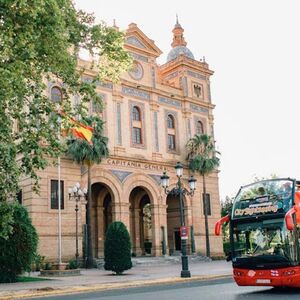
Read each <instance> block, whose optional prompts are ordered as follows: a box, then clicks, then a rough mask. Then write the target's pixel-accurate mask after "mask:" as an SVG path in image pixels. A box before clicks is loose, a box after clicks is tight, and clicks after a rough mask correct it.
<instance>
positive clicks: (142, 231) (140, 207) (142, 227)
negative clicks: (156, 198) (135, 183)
mask: <svg viewBox="0 0 300 300" xmlns="http://www.w3.org/2000/svg"><path fill="white" fill-rule="evenodd" d="M129 199H130V200H129V201H130V206H129V209H130V236H131V241H132V252H133V254H134V255H136V256H139V255H151V254H152V253H151V249H152V210H151V204H150V198H149V195H148V193H147V192H146V190H145V189H143V188H142V187H136V188H134V189H133V190H132V192H131V193H130V198H129Z"/></svg>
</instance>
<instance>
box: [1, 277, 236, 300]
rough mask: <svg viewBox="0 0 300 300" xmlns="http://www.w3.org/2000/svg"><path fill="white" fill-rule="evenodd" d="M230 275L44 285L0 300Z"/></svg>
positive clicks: (209, 278) (8, 294)
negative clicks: (58, 286)
mask: <svg viewBox="0 0 300 300" xmlns="http://www.w3.org/2000/svg"><path fill="white" fill-rule="evenodd" d="M230 277H232V275H211V276H201V275H198V276H193V277H191V278H180V277H179V278H178V277H169V278H160V279H152V280H136V281H132V282H122V283H105V284H93V285H88V286H74V287H66V288H64V287H62V288H57V289H54V288H52V287H45V288H40V289H36V290H28V291H27V292H24V291H20V292H16V291H14V292H10V293H7V294H6V295H3V296H1V295H0V300H11V299H25V298H35V297H45V296H61V295H70V294H79V293H88V292H97V291H107V290H112V289H122V288H134V287H140V286H152V285H158V284H160V285H164V284H170V283H181V282H192V281H200V280H213V279H223V278H230Z"/></svg>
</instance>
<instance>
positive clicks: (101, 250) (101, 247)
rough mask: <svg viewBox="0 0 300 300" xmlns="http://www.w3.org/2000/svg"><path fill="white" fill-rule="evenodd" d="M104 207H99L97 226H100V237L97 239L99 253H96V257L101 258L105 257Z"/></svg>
mask: <svg viewBox="0 0 300 300" xmlns="http://www.w3.org/2000/svg"><path fill="white" fill-rule="evenodd" d="M103 211H104V207H101V206H98V207H97V218H98V221H97V225H98V230H97V231H98V237H97V244H98V246H97V253H95V257H101V256H103V255H104V234H105V232H104V222H103V220H104V213H103Z"/></svg>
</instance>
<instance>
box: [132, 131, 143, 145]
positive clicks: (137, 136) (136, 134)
mask: <svg viewBox="0 0 300 300" xmlns="http://www.w3.org/2000/svg"><path fill="white" fill-rule="evenodd" d="M132 142H133V143H134V144H142V130H141V128H139V127H133V128H132Z"/></svg>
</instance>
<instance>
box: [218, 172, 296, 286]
mask: <svg viewBox="0 0 300 300" xmlns="http://www.w3.org/2000/svg"><path fill="white" fill-rule="evenodd" d="M298 184H300V182H298V181H297V182H296V180H293V179H290V178H281V179H270V180H263V181H259V182H255V183H252V184H249V185H246V186H243V187H241V188H240V190H239V192H238V194H237V196H236V197H235V199H234V202H233V207H232V212H231V214H230V215H227V216H225V217H223V218H222V219H221V220H219V221H218V222H217V223H216V225H215V234H216V235H219V234H220V231H221V226H222V224H223V223H225V222H229V232H230V245H231V253H230V259H231V260H232V266H233V276H234V279H235V281H236V283H237V284H238V285H240V286H245V285H251V286H256V285H259V286H274V287H283V286H287V287H300V247H299V241H300V229H299V228H300V189H299V191H298V189H297V186H298ZM297 225H298V226H299V228H298V227H297Z"/></svg>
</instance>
